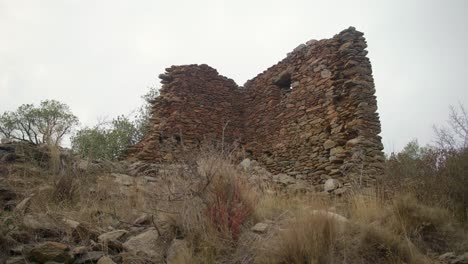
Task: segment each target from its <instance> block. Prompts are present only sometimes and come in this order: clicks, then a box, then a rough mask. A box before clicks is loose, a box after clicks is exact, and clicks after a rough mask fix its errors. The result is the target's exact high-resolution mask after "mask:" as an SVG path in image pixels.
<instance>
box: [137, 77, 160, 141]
mask: <svg viewBox="0 0 468 264" xmlns="http://www.w3.org/2000/svg"><path fill="white" fill-rule="evenodd" d="M158 95H159V91H158V88H156V87H155V86H152V87H149V91H148V92H147V93H146V94H144V95H143V96H142V97H141V98H142V99H143V100H144V101H145V103H144V104H143V105H142V106H141V107H140V108H139V109H138V110H137V114H136V115H135V120H134V121H133V122H134V125H135V128H136V130H137V134H136V139H137V141H136V142H138V141H140V140H141V139H142V138H143V137H144V136H145V134H146V132H147V131H148V128H149V125H150V118H151V109H152V105H153V103H154V100H155V98H156V97H157V96H158ZM136 142H135V143H136Z"/></svg>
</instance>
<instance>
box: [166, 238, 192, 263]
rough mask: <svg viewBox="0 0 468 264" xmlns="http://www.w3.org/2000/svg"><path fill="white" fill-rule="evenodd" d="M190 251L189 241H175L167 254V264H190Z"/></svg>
mask: <svg viewBox="0 0 468 264" xmlns="http://www.w3.org/2000/svg"><path fill="white" fill-rule="evenodd" d="M190 256H191V254H190V250H189V247H188V244H187V241H185V240H184V239H174V240H172V243H171V245H170V246H169V249H168V250H167V253H166V263H167V264H190V263H191V258H190Z"/></svg>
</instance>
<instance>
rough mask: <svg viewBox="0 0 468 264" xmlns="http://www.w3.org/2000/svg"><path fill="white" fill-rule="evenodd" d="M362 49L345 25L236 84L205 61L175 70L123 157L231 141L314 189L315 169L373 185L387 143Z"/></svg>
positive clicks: (173, 153) (177, 154) (170, 154)
mask: <svg viewBox="0 0 468 264" xmlns="http://www.w3.org/2000/svg"><path fill="white" fill-rule="evenodd" d="M366 47H367V44H366V41H365V39H364V37H363V34H362V33H361V32H358V31H356V30H355V29H354V28H352V27H351V28H348V29H346V30H343V31H342V32H340V33H339V34H337V35H335V36H334V37H333V38H330V39H324V40H320V41H311V42H308V43H307V45H303V44H301V45H300V46H299V47H298V48H297V49H295V50H294V51H292V52H291V53H290V54H289V55H288V56H287V57H286V58H285V59H283V60H282V61H280V62H278V63H277V64H276V65H273V66H272V67H270V68H268V69H267V70H266V71H264V72H262V73H260V74H259V75H257V76H256V77H255V78H253V79H251V80H249V81H247V82H246V83H245V85H244V86H243V87H242V88H241V87H239V86H238V85H237V84H236V83H234V81H232V80H231V79H228V78H226V77H224V76H221V75H219V74H218V72H217V71H216V70H215V69H213V68H211V67H209V66H208V65H204V64H202V65H184V66H172V67H170V68H168V69H166V71H167V72H166V73H164V74H163V75H161V76H160V77H161V79H162V83H163V86H162V88H161V90H160V96H159V97H157V98H156V99H155V100H154V104H153V108H152V118H151V127H150V129H149V132H148V134H147V135H145V137H144V139H143V140H142V141H141V142H140V143H138V144H137V145H136V146H134V147H132V148H131V149H130V150H129V158H131V159H137V160H151V161H159V162H172V161H176V160H178V159H182V158H183V157H186V156H187V155H184V154H185V153H190V152H195V153H196V152H198V151H199V149H200V146H203V145H204V144H212V143H215V144H218V145H229V144H237V145H240V146H241V147H242V148H243V149H245V151H246V153H248V156H249V158H251V159H255V160H258V161H259V162H260V163H261V164H262V165H264V166H265V167H266V168H267V169H268V170H269V171H271V172H272V173H274V174H280V173H284V174H289V175H292V174H290V173H291V172H297V173H296V174H295V175H301V177H303V179H305V180H306V181H307V182H308V183H309V184H313V185H317V184H321V183H323V182H321V178H320V177H321V175H328V176H333V178H336V179H339V180H340V181H342V182H344V183H353V182H355V180H356V179H352V177H349V175H360V176H359V177H360V179H359V181H360V182H361V183H362V184H363V185H366V184H372V183H374V182H375V177H377V176H376V175H381V173H382V172H383V168H382V164H383V153H382V149H383V146H382V143H381V138H380V137H379V135H378V134H379V133H380V121H379V116H378V114H377V113H376V111H377V101H376V98H375V96H374V93H375V87H374V81H373V77H372V69H371V64H370V61H369V59H368V58H367V57H366V54H367V51H366ZM356 153H360V154H359V155H357V154H356ZM358 156H359V165H360V166H356V164H358V163H357V162H356V160H357V157H358ZM343 167H344V168H346V175H347V176H346V177H345V175H344V174H343V173H342V171H343V170H342V168H343ZM316 171H321V173H320V174H316V173H315V172H316ZM353 172H354V174H353ZM357 172H359V173H357Z"/></svg>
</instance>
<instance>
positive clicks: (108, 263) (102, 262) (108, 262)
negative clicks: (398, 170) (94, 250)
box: [97, 256, 115, 264]
mask: <svg viewBox="0 0 468 264" xmlns="http://www.w3.org/2000/svg"><path fill="white" fill-rule="evenodd" d="M97 264H115V262H114V261H113V260H112V259H111V258H109V257H108V256H104V257H102V258H100V259H99V260H98V262H97Z"/></svg>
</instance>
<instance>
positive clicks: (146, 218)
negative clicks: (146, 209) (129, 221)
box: [133, 213, 151, 225]
mask: <svg viewBox="0 0 468 264" xmlns="http://www.w3.org/2000/svg"><path fill="white" fill-rule="evenodd" d="M150 223H151V215H149V214H146V213H144V214H142V215H140V216H139V217H138V218H137V219H135V221H133V224H134V225H147V224H150Z"/></svg>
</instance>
